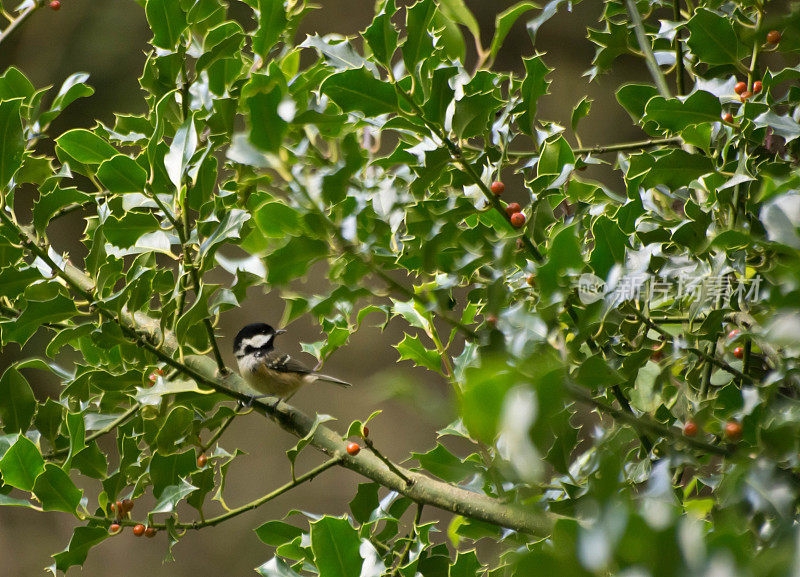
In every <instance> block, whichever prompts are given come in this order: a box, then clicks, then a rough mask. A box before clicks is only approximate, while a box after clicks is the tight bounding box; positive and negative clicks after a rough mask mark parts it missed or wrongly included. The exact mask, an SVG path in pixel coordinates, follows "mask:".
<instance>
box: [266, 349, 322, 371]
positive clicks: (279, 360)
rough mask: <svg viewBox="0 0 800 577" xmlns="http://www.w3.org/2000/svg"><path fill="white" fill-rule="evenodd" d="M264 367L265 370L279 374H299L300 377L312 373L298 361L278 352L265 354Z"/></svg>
mask: <svg viewBox="0 0 800 577" xmlns="http://www.w3.org/2000/svg"><path fill="white" fill-rule="evenodd" d="M264 365H265V366H266V368H268V369H272V370H273V371H278V372H279V373H299V374H301V375H308V374H310V373H312V372H313V371H312V370H311V369H309V368H308V367H307V366H305V365H304V364H303V363H301V362H300V361H297V360H295V359H293V358H292V357H291V356H289V355H287V354H285V353H281V352H278V351H272V352H270V353H267V354H266V355H265V356H264Z"/></svg>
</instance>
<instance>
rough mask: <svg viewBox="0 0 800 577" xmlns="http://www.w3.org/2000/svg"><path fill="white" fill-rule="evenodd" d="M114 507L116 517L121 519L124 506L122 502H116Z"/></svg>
mask: <svg viewBox="0 0 800 577" xmlns="http://www.w3.org/2000/svg"><path fill="white" fill-rule="evenodd" d="M115 505H116V509H115V510H116V512H117V517H122V516H123V515H124V514H125V506H124V505H123V504H122V501H117V502H116V503H115Z"/></svg>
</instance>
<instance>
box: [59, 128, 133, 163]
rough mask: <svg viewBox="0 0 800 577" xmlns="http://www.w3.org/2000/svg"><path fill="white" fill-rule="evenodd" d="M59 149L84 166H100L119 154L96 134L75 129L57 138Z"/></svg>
mask: <svg viewBox="0 0 800 577" xmlns="http://www.w3.org/2000/svg"><path fill="white" fill-rule="evenodd" d="M56 143H57V144H58V147H59V148H60V149H61V150H63V151H64V152H66V153H67V154H68V155H69V156H71V157H72V158H74V159H75V160H77V161H78V162H80V163H82V164H100V163H102V162H103V161H105V160H108V159H109V158H111V157H113V156H116V155H117V154H118V153H117V151H116V150H115V149H114V147H113V146H111V145H110V144H109V143H108V142H106V141H105V140H103V139H102V138H100V137H99V136H97V135H96V134H95V133H94V132H91V131H89V130H85V129H83V128H75V129H73V130H70V131H68V132H65V133H64V134H62V135H61V136H59V137H58V138H56Z"/></svg>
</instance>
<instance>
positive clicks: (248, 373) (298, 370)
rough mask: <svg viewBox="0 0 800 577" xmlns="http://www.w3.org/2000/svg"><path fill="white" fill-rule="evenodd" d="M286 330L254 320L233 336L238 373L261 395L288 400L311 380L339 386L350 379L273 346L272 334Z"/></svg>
mask: <svg viewBox="0 0 800 577" xmlns="http://www.w3.org/2000/svg"><path fill="white" fill-rule="evenodd" d="M285 332H286V331H285V330H283V329H278V330H275V329H273V328H272V327H271V326H269V325H268V324H266V323H253V324H250V325H247V326H245V327H243V328H242V330H240V331H239V334H237V335H236V338H235V339H234V340H233V353H234V354H235V355H236V362H237V363H238V365H239V374H240V375H241V376H242V378H243V379H244V380H245V381H247V384H249V385H250V386H251V387H252V388H253V389H255V390H256V391H258V392H259V393H262V396H267V395H272V396H276V397H278V398H281V399H284V400H288V399H289V398H291V396H292V395H294V394H295V393H296V392H297V390H298V389H299V388H300V387H301V386H303V385H306V384H309V383H313V382H314V381H328V382H330V383H335V384H337V385H340V386H342V387H349V386H350V383H347V382H345V381H342V380H340V379H337V378H335V377H331V376H329V375H323V374H321V373H318V372H316V371H314V370H313V369H309V368H308V367H306V366H305V365H304V364H303V363H301V362H299V361H296V360H294V359H293V358H292V357H290V356H289V355H287V354H285V353H281V352H279V351H276V350H275V337H276V336H277V335H282V334H283V333H285Z"/></svg>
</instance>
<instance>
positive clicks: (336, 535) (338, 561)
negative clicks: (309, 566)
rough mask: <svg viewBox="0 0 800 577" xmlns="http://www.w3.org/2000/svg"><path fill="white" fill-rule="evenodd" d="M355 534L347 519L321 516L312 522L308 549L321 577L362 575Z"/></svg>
mask: <svg viewBox="0 0 800 577" xmlns="http://www.w3.org/2000/svg"><path fill="white" fill-rule="evenodd" d="M360 543H361V542H360V540H359V537H358V533H357V532H356V530H355V529H354V528H353V526H352V525H351V524H350V522H349V521H348V520H347V519H340V518H337V517H329V516H327V515H326V516H324V517H322V518H321V519H320V520H319V521H315V522H313V523H311V550H312V551H313V552H314V561H315V562H316V564H317V568H318V569H319V575H320V577H352V576H353V575H360V574H361V565H362V559H361V556H360V555H359V552H358V551H359V546H360Z"/></svg>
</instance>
